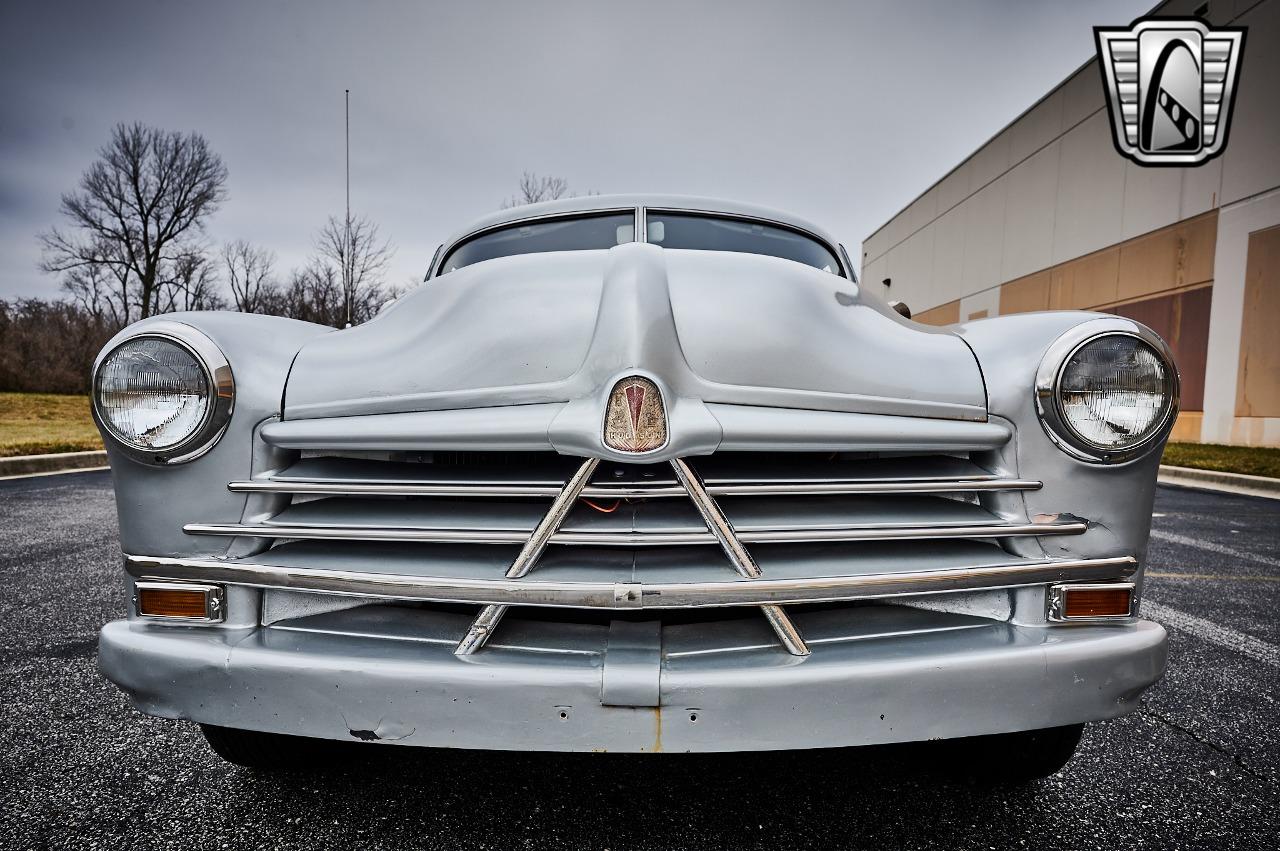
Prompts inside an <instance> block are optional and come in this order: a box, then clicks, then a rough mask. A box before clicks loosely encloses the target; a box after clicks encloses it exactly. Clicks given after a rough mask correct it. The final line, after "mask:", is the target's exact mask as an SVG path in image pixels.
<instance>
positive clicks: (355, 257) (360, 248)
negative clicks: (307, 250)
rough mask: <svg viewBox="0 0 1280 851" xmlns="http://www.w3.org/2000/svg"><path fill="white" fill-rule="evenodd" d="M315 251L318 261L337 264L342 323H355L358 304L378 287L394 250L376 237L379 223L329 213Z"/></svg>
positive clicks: (387, 243) (379, 287)
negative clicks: (343, 217)
mask: <svg viewBox="0 0 1280 851" xmlns="http://www.w3.org/2000/svg"><path fill="white" fill-rule="evenodd" d="M316 250H317V251H318V252H319V254H320V258H319V260H320V261H321V262H324V261H328V262H330V263H332V264H334V265H335V266H336V267H337V271H338V281H339V284H340V287H341V293H342V302H343V311H344V313H345V322H344V323H343V324H349V323H354V322H356V321H357V319H358V317H357V316H356V313H357V310H356V307H357V305H358V304H359V303H361V302H362V301H364V300H366V294H367V293H368V292H369V291H371V290H381V288H382V276H383V275H384V274H385V273H386V271H387V265H388V264H389V263H390V262H391V255H392V254H393V253H394V249H393V248H392V247H391V244H390V243H389V242H387V241H385V240H383V239H382V238H380V237H379V236H378V226H377V225H375V224H374V223H373V222H371V221H370V220H369V219H367V218H365V217H364V216H359V217H353V216H348V217H346V218H345V219H339V218H338V217H337V216H330V217H329V221H328V222H326V223H325V226H324V227H323V228H321V229H320V234H319V236H318V237H317V238H316ZM316 265H317V264H314V263H313V264H312V266H313V267H314V266H316ZM326 324H330V323H326Z"/></svg>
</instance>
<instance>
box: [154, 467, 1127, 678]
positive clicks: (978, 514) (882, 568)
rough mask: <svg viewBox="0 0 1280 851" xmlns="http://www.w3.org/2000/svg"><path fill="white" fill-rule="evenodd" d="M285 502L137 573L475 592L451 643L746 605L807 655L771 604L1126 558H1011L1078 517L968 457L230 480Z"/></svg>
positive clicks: (400, 594) (965, 584)
mask: <svg viewBox="0 0 1280 851" xmlns="http://www.w3.org/2000/svg"><path fill="white" fill-rule="evenodd" d="M228 486H229V488H230V489H231V490H232V491H235V492H242V493H251V494H267V495H277V497H278V499H279V500H280V503H279V504H280V505H281V506H282V507H281V508H280V510H278V511H276V512H275V513H273V514H272V515H271V516H269V517H266V518H264V519H260V520H255V521H254V522H242V523H236V524H225V523H200V522H194V523H191V524H188V525H187V526H186V527H185V529H186V531H187V532H188V533H190V534H193V535H218V536H230V537H235V538H240V539H257V540H258V541H259V546H258V547H256V548H255V549H256V550H257V551H255V552H253V553H252V554H251V555H248V556H243V557H241V558H238V559H235V560H215V559H209V560H205V561H203V562H201V561H199V560H191V559H186V560H176V559H161V558H138V559H135V561H136V564H134V565H133V567H132V568H131V570H132V572H134V573H135V575H144V574H146V575H153V574H156V573H157V572H159V573H160V574H162V575H165V576H168V577H169V578H184V577H188V578H189V577H191V576H194V575H197V574H196V573H192V572H188V573H184V572H183V571H184V570H187V571H198V575H199V576H201V577H203V578H205V579H217V578H219V577H222V578H223V579H225V581H229V582H241V583H243V584H249V585H257V586H260V587H272V588H289V589H295V590H309V591H322V592H323V591H328V592H333V591H335V582H337V583H343V584H341V590H340V591H339V593H349V594H357V595H362V596H368V597H370V598H378V599H383V600H415V601H431V602H437V603H466V604H474V605H480V606H482V609H481V611H480V615H479V616H478V617H477V618H476V620H475V621H474V623H473V625H472V628H471V629H470V630H469V631H468V633H467V636H466V637H461V636H460V644H459V652H460V653H467V652H472V651H474V650H475V649H478V648H479V647H480V646H481V645H482V644H483V643H484V641H485V639H486V638H487V637H488V635H490V634H491V633H492V632H493V629H494V628H495V627H496V626H497V624H498V621H499V620H500V619H501V617H502V614H503V612H504V611H505V609H506V607H507V606H508V605H517V606H526V605H527V606H551V607H570V608H582V609H608V610H625V609H637V608H654V609H680V608H698V607H723V606H759V607H760V608H761V609H762V610H763V611H764V612H765V614H766V615H767V616H768V619H769V622H770V624H771V625H772V626H773V627H774V630H775V633H776V634H777V636H778V638H779V640H780V641H781V642H782V644H783V645H784V646H785V647H787V649H788V650H790V651H791V652H793V653H796V654H799V655H803V653H805V652H807V651H806V649H805V646H804V641H803V638H802V636H800V635H799V634H798V633H797V632H796V631H795V630H794V628H793V627H792V626H791V625H790V622H789V619H788V617H787V615H786V612H785V611H784V610H783V608H782V607H783V606H784V605H789V604H797V603H821V602H832V601H844V602H847V601H851V600H863V599H872V598H884V597H893V596H896V595H902V594H913V593H921V592H922V590H924V591H927V592H929V593H933V592H937V591H965V590H973V589H983V588H995V587H1010V586H1015V585H1019V584H1021V585H1027V584H1038V583H1045V582H1052V581H1059V580H1062V579H1094V578H1112V577H1115V576H1116V575H1118V574H1120V573H1124V572H1126V571H1128V572H1132V569H1133V568H1132V565H1131V562H1132V559H1095V560H1089V561H1081V562H1069V561H1065V560H1060V559H1059V560H1054V559H1049V558H1043V559H1037V558H1027V557H1024V556H1015V555H1013V554H1012V553H1011V552H1010V551H1009V550H1008V549H1006V548H1005V547H1003V546H1002V542H1003V541H1005V540H1007V539H1009V538H1015V537H1026V536H1046V535H1074V534H1080V533H1083V532H1084V531H1085V530H1086V528H1087V523H1086V522H1085V521H1082V520H1080V519H1077V518H1071V517H1063V518H1059V517H1053V518H1047V519H1041V520H1040V521H1039V522H1037V521H1033V520H1030V519H1026V518H1022V519H1016V518H1015V519H1009V518H1008V517H1007V516H999V515H997V514H996V513H994V512H993V511H992V510H990V509H989V508H987V507H985V506H984V504H983V498H982V497H983V495H984V494H986V493H990V492H994V491H1019V490H1033V489H1036V488H1039V487H1040V483H1039V482H1037V481H1034V480H1029V479H1022V478H1017V477H1011V476H1007V475H1000V474H997V473H993V472H991V471H989V470H987V469H984V468H983V467H981V466H979V465H978V464H977V463H975V462H974V460H972V459H971V458H970V457H969V456H968V455H967V454H966V453H954V454H914V455H913V454H909V453H901V454H892V455H891V456H888V457H886V456H885V455H884V454H874V453H865V454H858V453H762V452H722V453H717V454H715V455H711V456H706V457H701V458H690V459H685V460H680V459H677V460H675V461H673V462H671V464H666V463H662V464H622V463H615V462H612V461H600V462H595V461H585V460H584V459H581V458H577V459H575V458H570V457H566V456H562V455H557V454H555V453H549V452H548V453H541V452H508V453H504V452H421V453H378V454H375V453H346V454H345V455H344V454H340V453H325V452H323V451H312V452H308V453H305V455H303V456H302V457H299V458H298V459H297V460H296V461H295V462H294V463H292V464H291V465H290V466H288V467H286V468H284V469H282V470H278V471H274V472H271V473H269V474H264V475H262V476H259V477H256V478H254V479H251V480H245V481H235V482H231V483H229V485H228Z"/></svg>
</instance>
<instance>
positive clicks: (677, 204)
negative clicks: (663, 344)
mask: <svg viewBox="0 0 1280 851" xmlns="http://www.w3.org/2000/svg"><path fill="white" fill-rule="evenodd" d="M636 207H650V208H653V209H658V210H688V211H690V212H694V211H696V212H700V213H723V214H726V215H730V216H745V217H747V218H754V219H764V220H766V221H770V222H777V223H779V224H783V225H789V226H791V227H793V228H798V229H799V230H802V231H807V232H808V233H810V234H813V235H814V236H816V237H818V238H819V239H822V240H825V241H826V242H827V243H828V244H830V245H831V246H832V247H833V248H834V247H836V246H838V245H839V244H840V240H838V239H836V238H835V237H834V236H832V235H831V234H829V233H827V232H826V231H825V230H824V229H823V228H820V227H818V226H817V225H815V224H813V223H812V222H809V221H807V220H805V219H802V218H800V217H799V216H794V215H792V214H791V213H784V212H782V211H781V210H775V209H772V208H770V207H762V206H759V205H757V204H745V203H742V202H740V201H726V200H723V199H720V198H704V197H700V196H697V195H661V194H619V195H583V196H581V197H577V198H561V199H560V200H558V201H544V202H542V203H539V204H526V205H524V206H522V207H511V208H510V209H506V210H499V211H498V212H496V213H490V214H489V215H487V216H484V217H482V218H480V219H477V220H475V221H474V222H472V223H471V224H470V225H468V226H467V227H466V228H464V229H463V230H460V231H458V232H457V233H454V234H453V235H452V236H450V237H449V238H448V239H447V240H445V242H444V247H445V248H446V249H448V248H451V247H453V245H454V244H456V243H457V242H459V241H460V240H462V239H465V238H466V237H468V236H471V235H472V234H475V233H477V232H479V231H485V230H489V229H490V228H494V227H500V226H502V225H505V224H511V223H514V222H520V221H525V220H527V219H533V218H538V217H540V216H553V215H562V214H566V213H570V214H571V213H589V212H595V211H600V210H618V209H634V208H636Z"/></svg>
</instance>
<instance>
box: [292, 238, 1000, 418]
mask: <svg viewBox="0 0 1280 851" xmlns="http://www.w3.org/2000/svg"><path fill="white" fill-rule="evenodd" d="M633 372H634V373H640V374H644V375H648V376H650V377H652V378H653V379H654V380H656V381H657V382H659V384H660V386H662V387H663V388H664V391H665V392H666V393H668V394H670V395H672V396H674V397H676V399H679V398H691V399H698V400H701V401H703V402H708V403H710V402H718V403H725V404H738V405H755V406H766V407H782V408H803V409H811V410H826V411H846V412H856V413H875V414H892V415H900V416H916V417H935V418H943V419H957V420H983V419H985V418H986V393H985V388H984V385H983V380H982V375H981V372H980V371H979V368H978V364H977V362H976V361H975V359H974V356H973V354H972V352H971V351H970V350H969V348H968V346H967V345H966V344H965V343H964V342H963V341H962V340H960V339H959V338H958V337H956V336H955V335H953V334H951V333H950V332H947V331H943V330H938V329H932V328H927V327H925V326H921V325H917V324H915V323H911V322H907V321H905V320H902V319H900V318H899V317H898V316H897V315H896V314H894V313H893V312H892V311H889V310H887V309H886V308H885V307H884V306H883V305H882V304H879V303H875V302H874V301H872V300H871V299H868V298H864V297H863V296H862V295H861V294H860V293H859V288H858V285H857V284H855V283H854V282H852V281H850V280H847V279H845V278H838V277H835V276H833V275H831V274H828V273H825V272H821V271H819V270H816V269H811V268H809V267H807V266H803V265H800V264H797V263H793V262H791V261H788V260H781V259H777V258H773V257H764V256H758V255H749V254H735V253H727V252H713V251H687V250H674V249H663V248H660V247H658V246H654V245H646V244H640V243H633V244H629V245H620V246H618V247H616V248H612V249H609V250H607V251H603V250H602V251H574V252H559V253H549V254H534V255H521V256H516V257H507V258H501V259H497V260H490V261H487V262H484V263H479V264H476V265H475V266H470V267H467V268H464V269H460V270H458V271H456V272H452V273H450V274H448V275H444V276H442V277H439V278H436V279H432V280H431V281H429V282H427V283H426V284H424V285H423V286H422V287H420V288H418V289H417V290H415V291H413V292H411V293H409V294H408V295H406V296H404V297H403V298H401V299H400V300H399V301H398V302H396V303H395V304H394V305H392V306H391V307H390V308H389V309H387V310H385V311H384V312H383V313H382V314H380V315H379V316H378V317H377V318H375V319H373V320H372V321H370V322H367V323H365V324H364V325H361V326H358V327H355V328H350V329H346V330H343V331H340V332H336V333H333V334H326V335H323V336H321V337H319V338H317V339H315V340H313V341H311V342H309V343H307V344H306V345H305V346H304V347H303V348H302V350H301V351H300V352H299V353H298V355H297V358H296V360H295V363H294V366H293V368H292V370H291V372H290V376H289V379H288V384H287V388H286V392H285V408H284V417H285V419H306V418H318V417H339V416H355V415H363V414H384V413H402V412H411V411H435V410H451V409H460V408H481V407H495V406H506V405H525V404H539V403H548V402H569V401H574V400H579V399H584V398H587V397H599V396H601V394H602V393H607V390H608V388H609V387H610V386H612V383H613V382H614V381H616V380H617V379H618V378H620V377H622V376H625V375H628V374H631V373H633Z"/></svg>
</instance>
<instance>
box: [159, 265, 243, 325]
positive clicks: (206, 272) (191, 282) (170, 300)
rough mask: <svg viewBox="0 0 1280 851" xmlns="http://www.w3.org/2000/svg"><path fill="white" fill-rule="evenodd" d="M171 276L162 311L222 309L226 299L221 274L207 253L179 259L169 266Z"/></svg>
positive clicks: (164, 289)
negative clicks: (219, 290) (220, 287)
mask: <svg viewBox="0 0 1280 851" xmlns="http://www.w3.org/2000/svg"><path fill="white" fill-rule="evenodd" d="M166 268H167V269H168V272H169V274H168V277H167V278H166V279H165V281H164V285H163V286H162V287H161V288H160V309H161V311H162V312H166V313H167V312H169V311H173V310H222V309H224V308H225V307H226V306H227V303H226V300H225V299H223V297H222V295H221V293H219V292H218V273H217V270H216V269H215V268H214V265H213V262H212V261H211V260H210V259H209V256H208V255H207V254H205V253H204V251H203V250H194V251H190V252H188V253H186V254H182V255H180V256H178V257H176V258H175V259H174V260H173V262H172V263H169V264H167V267H166Z"/></svg>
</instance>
